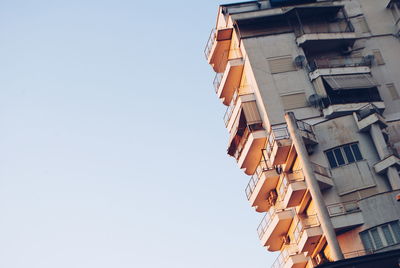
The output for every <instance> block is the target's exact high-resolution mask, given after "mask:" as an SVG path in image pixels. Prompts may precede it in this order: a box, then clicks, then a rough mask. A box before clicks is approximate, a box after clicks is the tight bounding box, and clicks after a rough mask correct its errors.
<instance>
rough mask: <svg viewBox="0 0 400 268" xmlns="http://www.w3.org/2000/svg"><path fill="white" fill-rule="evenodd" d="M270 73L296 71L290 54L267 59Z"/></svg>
mask: <svg viewBox="0 0 400 268" xmlns="http://www.w3.org/2000/svg"><path fill="white" fill-rule="evenodd" d="M268 64H269V68H270V71H271V74H277V73H284V72H291V71H296V67H295V66H294V64H293V59H292V56H286V57H280V58H274V59H268Z"/></svg>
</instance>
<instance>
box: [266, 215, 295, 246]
mask: <svg viewBox="0 0 400 268" xmlns="http://www.w3.org/2000/svg"><path fill="white" fill-rule="evenodd" d="M293 217H294V213H293V211H292V210H283V211H279V212H276V214H275V215H274V217H273V219H272V220H271V222H270V224H269V226H268V228H267V230H266V231H265V233H264V235H263V237H262V240H261V243H262V245H263V246H265V247H267V249H268V250H269V251H277V250H280V249H281V247H282V244H283V240H282V237H283V236H284V235H286V234H287V232H288V230H289V227H290V224H291V223H292V220H293Z"/></svg>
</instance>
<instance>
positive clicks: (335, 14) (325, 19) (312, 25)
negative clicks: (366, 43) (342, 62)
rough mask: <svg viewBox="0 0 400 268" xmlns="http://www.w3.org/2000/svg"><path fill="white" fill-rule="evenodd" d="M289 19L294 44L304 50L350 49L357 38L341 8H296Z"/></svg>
mask: <svg viewBox="0 0 400 268" xmlns="http://www.w3.org/2000/svg"><path fill="white" fill-rule="evenodd" d="M291 17H292V23H293V25H294V31H295V35H296V43H297V44H298V45H299V46H301V47H303V48H304V49H306V50H308V49H312V50H314V51H318V50H325V51H327V50H328V51H329V50H331V51H332V50H335V49H340V48H345V47H351V46H353V44H354V42H355V40H356V38H357V35H356V34H355V32H354V28H353V26H352V24H351V23H350V20H349V19H348V17H347V15H346V13H345V11H344V9H343V6H318V7H302V8H296V9H294V10H293V12H292V14H291Z"/></svg>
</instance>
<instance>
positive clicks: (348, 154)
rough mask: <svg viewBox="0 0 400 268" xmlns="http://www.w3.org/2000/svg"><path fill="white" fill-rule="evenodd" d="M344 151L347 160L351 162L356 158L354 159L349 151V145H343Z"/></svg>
mask: <svg viewBox="0 0 400 268" xmlns="http://www.w3.org/2000/svg"><path fill="white" fill-rule="evenodd" d="M343 150H344V153H345V154H346V158H347V162H349V163H353V162H355V161H356V160H355V159H354V156H353V153H352V152H351V149H350V145H345V146H343Z"/></svg>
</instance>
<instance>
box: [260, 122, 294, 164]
mask: <svg viewBox="0 0 400 268" xmlns="http://www.w3.org/2000/svg"><path fill="white" fill-rule="evenodd" d="M291 145H292V141H291V139H290V136H289V131H288V128H287V126H286V125H277V126H272V127H271V129H270V132H269V134H268V138H267V144H266V148H265V153H266V158H267V159H269V161H270V163H271V164H272V165H273V166H275V165H281V164H283V163H285V161H286V159H287V157H288V154H289V151H290V148H291Z"/></svg>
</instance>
